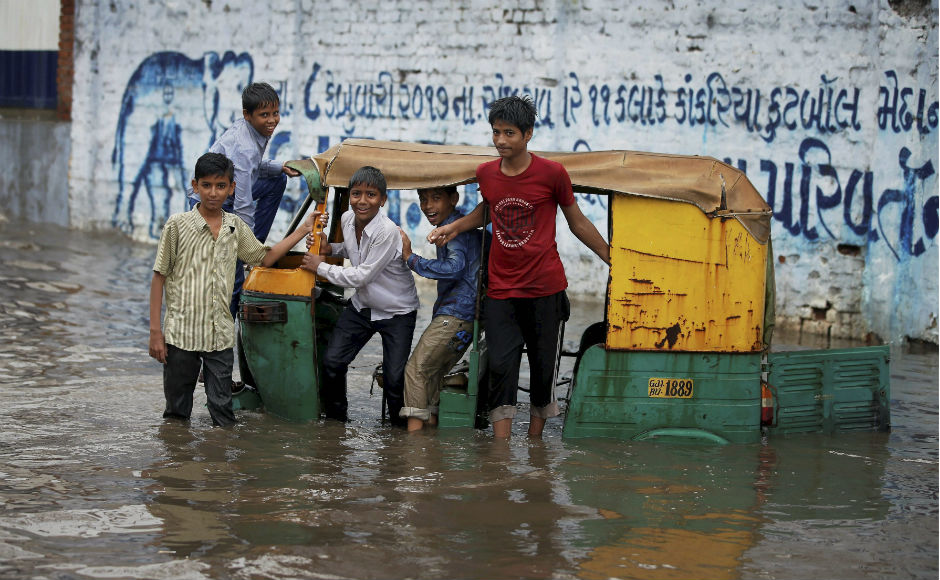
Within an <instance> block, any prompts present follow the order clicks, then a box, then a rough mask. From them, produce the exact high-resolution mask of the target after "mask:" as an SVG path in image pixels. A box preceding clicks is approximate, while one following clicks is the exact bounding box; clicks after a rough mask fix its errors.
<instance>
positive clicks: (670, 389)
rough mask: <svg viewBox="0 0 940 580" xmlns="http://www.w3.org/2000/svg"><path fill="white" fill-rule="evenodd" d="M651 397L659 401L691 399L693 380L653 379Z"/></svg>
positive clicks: (650, 388)
mask: <svg viewBox="0 0 940 580" xmlns="http://www.w3.org/2000/svg"><path fill="white" fill-rule="evenodd" d="M649 396H650V397H655V398H658V399H691V398H692V379H660V378H651V379H650V383H649Z"/></svg>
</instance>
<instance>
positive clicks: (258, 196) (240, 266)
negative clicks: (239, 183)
mask: <svg viewBox="0 0 940 580" xmlns="http://www.w3.org/2000/svg"><path fill="white" fill-rule="evenodd" d="M286 189H287V175H285V174H283V173H282V174H280V175H279V176H277V177H260V178H258V180H257V181H255V184H254V185H253V186H252V188H251V198H252V199H253V200H255V226H254V228H252V232H253V233H254V234H255V237H256V238H258V241H259V242H261V243H264V240H265V239H266V238H267V237H268V233H269V232H270V231H271V225H272V224H273V223H274V216H275V215H277V208H278V207H280V205H281V198H283V197H284V191H285V190H286ZM195 206H196V201H195V200H194V199H192V198H190V199H189V208H190V209H192V208H193V207H195ZM222 209H223V210H225V211H227V212H229V213H234V211H235V198H234V197H230V198H228V199H227V200H225V203H223V204H222ZM244 283H245V263H244V262H242V261H241V260H237V261H236V262H235V285H234V287H233V288H232V301H231V303H230V304H229V309H230V310H231V311H232V318H235V317H236V316H237V314H238V301H239V300H241V296H242V285H243V284H244Z"/></svg>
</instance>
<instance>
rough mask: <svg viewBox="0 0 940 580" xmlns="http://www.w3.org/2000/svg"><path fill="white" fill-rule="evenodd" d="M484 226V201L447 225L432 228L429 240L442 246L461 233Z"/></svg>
mask: <svg viewBox="0 0 940 580" xmlns="http://www.w3.org/2000/svg"><path fill="white" fill-rule="evenodd" d="M481 226H483V203H482V202H480V203H478V204H477V206H476V207H475V208H473V211H471V212H470V213H468V214H467V215H465V216H463V217H462V218H460V219H457V220H454V221H452V222H450V223H449V224H447V225H444V226H440V227H437V228H434V229H433V230H431V233H429V234H428V242H430V243H432V244H434V245H436V246H438V247H440V246H443V245H444V244H446V243H447V242H449V241H451V240H452V239H454V238H456V237H457V236H458V235H459V234H462V233H464V232H466V231H470V230H472V229H473V228H479V227H481Z"/></svg>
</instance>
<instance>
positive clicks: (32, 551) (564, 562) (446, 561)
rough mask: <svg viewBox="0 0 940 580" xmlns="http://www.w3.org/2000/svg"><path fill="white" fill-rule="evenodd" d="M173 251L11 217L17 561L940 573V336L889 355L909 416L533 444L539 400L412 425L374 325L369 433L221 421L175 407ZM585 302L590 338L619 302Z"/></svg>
mask: <svg viewBox="0 0 940 580" xmlns="http://www.w3.org/2000/svg"><path fill="white" fill-rule="evenodd" d="M154 251H155V248H154V247H152V246H144V245H134V244H131V243H129V242H128V241H126V240H125V239H123V238H121V237H119V236H116V235H102V234H88V233H81V232H73V231H62V230H57V229H53V228H51V227H47V226H35V225H34V226H17V225H11V224H10V223H0V265H2V270H0V339H2V345H3V348H2V349H0V397H2V403H0V578H50V579H52V578H55V579H58V578H167V579H169V578H174V579H175V578H184V579H194V580H195V579H203V578H235V579H255V578H258V579H265V578H583V579H586V580H595V579H596V580H603V579H606V578H655V579H668V578H689V577H696V578H759V579H762V578H930V579H933V578H936V577H937V571H938V566H937V562H938V560H937V557H938V496H937V494H938V469H937V466H938V439H937V433H938V367H937V362H938V355H937V350H936V348H933V347H928V348H925V349H921V350H919V351H918V350H917V349H914V350H913V351H912V349H910V348H908V347H903V348H902V347H897V348H894V349H893V350H892V360H891V391H892V392H891V417H892V425H893V429H892V431H891V432H890V433H856V434H846V435H838V436H823V435H793V436H788V437H787V436H777V437H771V438H769V439H768V440H766V441H765V442H764V443H763V444H755V445H727V446H710V445H701V444H695V445H683V444H675V443H672V444H670V443H656V442H633V443H625V442H616V441H607V440H578V441H563V440H562V439H561V428H562V423H561V419H554V420H550V421H549V422H548V424H547V426H546V432H545V438H544V440H543V441H528V440H527V439H526V438H525V437H524V432H525V428H526V425H525V424H524V423H522V422H521V421H519V419H521V418H522V416H527V415H528V413H527V411H526V410H524V411H523V412H522V416H520V417H517V422H516V424H515V426H514V436H513V438H512V439H511V440H510V441H509V442H508V443H498V442H494V441H493V440H492V437H491V435H490V432H488V431H474V430H460V429H456V430H442V431H426V432H421V433H418V434H412V435H409V434H407V433H405V432H404V431H401V430H397V429H393V428H391V427H389V426H387V425H383V424H382V423H381V421H380V419H379V412H380V411H379V409H380V400H381V396H380V393H379V391H378V388H376V393H375V395H373V396H370V394H369V385H370V382H371V372H372V369H374V367H375V365H376V364H378V363H379V361H380V352H379V351H380V348H379V343H378V339H377V338H376V339H374V341H373V342H372V343H370V345H369V346H368V347H367V349H368V352H365V353H364V354H362V355H360V357H359V359H358V360H357V361H356V362H355V363H354V364H355V368H354V369H353V373H352V374H351V376H350V380H349V385H350V392H349V396H350V418H351V419H352V421H351V422H350V423H349V424H346V425H341V424H339V423H336V422H332V421H331V422H318V423H317V422H315V423H312V424H306V425H298V424H290V423H286V422H284V421H281V420H278V419H276V418H274V417H272V416H270V415H266V414H264V413H257V412H241V413H239V419H240V421H241V422H240V424H239V425H238V426H237V427H236V428H235V429H233V430H230V431H226V430H221V429H213V428H212V427H211V423H210V420H209V416H208V412H207V411H206V409H205V408H204V407H203V403H204V401H205V396H204V395H203V394H201V393H199V392H198V390H197V404H196V408H195V411H194V415H193V420H192V421H191V423H190V424H189V425H188V426H187V425H181V424H179V423H165V422H164V420H163V419H162V418H161V413H162V410H163V392H162V386H161V385H162V382H161V381H162V378H161V368H160V365H159V364H158V363H157V362H155V361H153V360H152V359H150V358H149V357H148V356H147V339H148V334H147V328H148V306H147V300H148V291H149V284H150V276H151V267H152V265H153V255H154ZM422 288H424V289H425V290H428V289H430V288H431V287H430V286H427V287H422ZM432 303H433V297H432V294H429V293H428V292H427V291H425V292H424V293H423V294H422V306H423V308H422V312H421V316H419V321H418V328H419V329H423V327H424V325H426V323H427V320H428V316H429V314H430V305H431V304H432ZM572 311H573V319H572V321H571V322H570V323H569V325H568V327H567V331H566V341H567V342H568V343H573V344H576V343H577V340H578V338H579V336H580V332H581V330H582V329H583V328H584V327H585V326H587V325H588V324H589V323H591V322H594V321H596V320H599V319H600V318H601V312H602V305H601V304H594V303H581V302H577V301H573V303H572ZM419 333H420V331H419ZM419 333H416V336H415V339H416V340H417V337H418V334H419ZM775 340H776V341H777V343H778V345H777V346H776V348H780V345H779V343H782V342H785V341H786V340H787V337H781V336H777V337H775ZM790 340H791V341H792V340H794V339H792V338H791V339H790ZM807 346H811V345H807ZM833 346H845V345H833ZM567 360H569V359H566V361H567ZM565 364H566V365H567V368H568V369H569V370H568V372H569V373H570V366H571V363H570V362H566V363H565ZM564 373H565V371H564V366H563V374H564ZM565 390H566V389H565V387H559V389H558V394H559V395H562V396H563V395H564V394H565Z"/></svg>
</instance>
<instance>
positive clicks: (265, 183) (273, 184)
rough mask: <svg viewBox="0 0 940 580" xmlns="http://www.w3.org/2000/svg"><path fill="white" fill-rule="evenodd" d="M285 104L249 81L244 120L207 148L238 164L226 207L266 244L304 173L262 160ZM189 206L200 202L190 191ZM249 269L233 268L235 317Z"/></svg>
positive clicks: (264, 87)
mask: <svg viewBox="0 0 940 580" xmlns="http://www.w3.org/2000/svg"><path fill="white" fill-rule="evenodd" d="M280 110H281V104H280V99H279V98H278V96H277V91H275V90H274V88H272V87H271V85H269V84H268V83H251V84H250V85H248V86H247V87H245V90H244V91H242V118H241V119H238V120H237V121H235V122H234V123H232V126H231V127H229V128H228V129H226V130H225V132H224V133H222V136H221V137H219V138H218V140H216V142H215V143H213V144H212V146H211V147H209V153H221V154H222V155H225V156H226V157H228V158H229V159H231V160H232V163H233V164H234V165H235V194H234V195H233V196H232V197H230V198H229V199H228V200H226V202H225V205H224V206H223V207H222V209H224V210H225V211H227V212H229V213H234V214H235V215H237V216H238V217H240V218H242V220H244V222H245V223H246V224H248V227H249V228H251V230H252V232H253V233H254V235H255V237H256V238H258V241H259V242H262V243H263V242H264V240H265V238H267V237H268V232H270V231H271V224H273V223H274V216H275V215H276V214H277V208H278V207H279V206H280V205H281V198H283V197H284V190H285V189H286V187H287V176H290V177H296V176H298V175H300V173H299V172H298V171H295V170H293V169H291V168H289V167H287V166H286V165H284V164H282V163H280V162H279V161H274V160H273V159H267V160H265V159H264V151H265V149H266V148H267V146H268V141H270V140H271V136H272V135H274V130H275V129H276V128H277V125H278V123H279V122H280V120H281V113H280ZM189 199H190V203H189V206H190V207H193V206H194V205H195V204H196V202H197V201H199V198H198V195H196V193H195V191H190V194H189ZM244 282H245V267H244V264H243V263H242V262H241V261H239V262H238V263H237V266H236V268H235V282H234V285H233V290H232V300H231V303H230V309H231V311H232V318H235V315H236V313H237V312H238V301H239V298H240V297H241V292H242V284H244Z"/></svg>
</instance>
